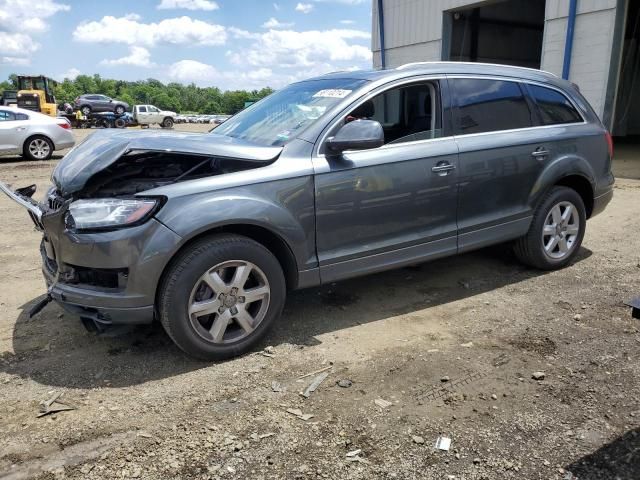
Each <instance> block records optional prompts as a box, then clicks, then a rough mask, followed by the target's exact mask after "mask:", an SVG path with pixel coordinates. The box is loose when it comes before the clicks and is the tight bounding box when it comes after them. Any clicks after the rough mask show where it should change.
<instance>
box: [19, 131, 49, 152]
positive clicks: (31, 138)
mask: <svg viewBox="0 0 640 480" xmlns="http://www.w3.org/2000/svg"><path fill="white" fill-rule="evenodd" d="M36 137H44V138H46V139H47V140H49V142H51V145H53V149H52V151H53V152H55V150H56V142H54V141H53V139H52V138H51V137H50V136H49V135H47V134H46V133H43V132H40V131H36V132H31V133H30V134H29V136H28V137H27V138H25V139H24V142H22V150H25V149H26V148H27V144H28V143H29V142H30V141H31V140H33V139H34V138H36Z"/></svg>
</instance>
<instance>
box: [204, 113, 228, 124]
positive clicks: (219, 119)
mask: <svg viewBox="0 0 640 480" xmlns="http://www.w3.org/2000/svg"><path fill="white" fill-rule="evenodd" d="M229 118H231V115H213V117H212V118H211V119H210V120H209V123H212V124H214V125H220V124H222V123H224V122H226V121H227V120H229Z"/></svg>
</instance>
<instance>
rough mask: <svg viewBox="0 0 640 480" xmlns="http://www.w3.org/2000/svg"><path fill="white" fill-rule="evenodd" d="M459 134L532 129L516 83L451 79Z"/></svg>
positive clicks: (523, 100)
mask: <svg viewBox="0 0 640 480" xmlns="http://www.w3.org/2000/svg"><path fill="white" fill-rule="evenodd" d="M452 83H453V89H454V92H455V96H456V100H457V107H458V122H457V131H458V133H460V134H468V133H483V132H495V131H498V130H511V129H514V128H526V127H531V126H533V122H532V119H531V111H530V110H529V105H528V104H527V101H526V99H525V97H524V95H523V93H522V90H521V88H520V85H518V83H517V82H509V81H503V80H488V79H487V80H484V79H475V78H456V79H453V80H452Z"/></svg>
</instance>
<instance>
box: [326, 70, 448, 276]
mask: <svg viewBox="0 0 640 480" xmlns="http://www.w3.org/2000/svg"><path fill="white" fill-rule="evenodd" d="M443 86H444V85H441V83H440V82H439V81H436V80H431V81H423V82H420V83H413V84H409V85H403V86H399V87H395V88H390V89H387V90H386V91H384V92H382V93H380V94H379V95H377V96H375V97H373V98H372V99H371V100H367V101H365V102H363V103H361V104H360V105H358V106H357V107H356V108H355V109H353V110H352V111H351V112H349V113H348V114H347V115H344V117H343V119H341V122H348V121H352V120H353V119H362V118H367V119H372V120H376V121H378V122H380V123H381V124H382V126H383V129H384V132H385V142H386V143H385V145H384V146H382V147H380V148H375V149H370V150H361V151H347V152H344V153H343V154H341V155H337V156H323V155H320V156H318V157H317V158H316V159H315V160H314V168H315V170H316V177H315V189H316V192H315V194H316V230H317V234H316V237H317V250H318V258H319V262H320V275H321V278H322V281H323V282H330V281H333V280H338V279H340V278H345V277H349V276H354V275H357V274H365V273H371V272H374V271H378V270H383V269H385V268H388V267H389V266H391V265H394V266H400V265H403V264H410V263H415V262H418V261H421V260H425V259H427V258H434V257H437V256H444V255H447V254H451V253H455V251H456V249H457V241H456V229H457V226H456V204H457V186H456V179H457V170H456V169H457V164H458V150H457V145H456V143H455V140H454V139H453V138H451V137H448V136H445V135H444V131H443V128H442V125H443V122H442V117H443V115H442V104H443V102H442V99H443V95H442V90H443ZM341 122H339V123H341Z"/></svg>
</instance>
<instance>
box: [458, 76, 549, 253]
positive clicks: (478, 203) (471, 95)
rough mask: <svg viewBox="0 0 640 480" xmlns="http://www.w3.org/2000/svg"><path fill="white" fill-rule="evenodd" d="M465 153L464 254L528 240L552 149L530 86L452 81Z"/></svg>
mask: <svg viewBox="0 0 640 480" xmlns="http://www.w3.org/2000/svg"><path fill="white" fill-rule="evenodd" d="M449 83H450V86H451V90H452V92H453V102H454V105H455V107H454V109H453V111H454V130H455V139H456V142H457V144H458V148H459V151H460V157H459V176H458V181H459V194H458V228H459V230H458V233H459V237H458V246H459V251H461V252H462V251H466V250H470V249H473V248H479V247H482V246H485V245H489V244H493V243H498V242H500V241H505V240H510V239H513V238H517V237H519V236H522V235H524V234H525V233H526V232H527V230H528V228H529V224H530V222H531V217H532V206H531V205H530V204H529V198H530V194H531V191H532V189H533V187H534V184H535V182H536V180H537V178H538V176H539V174H540V173H541V171H542V169H543V168H544V165H545V163H546V162H547V161H548V158H549V157H548V152H549V145H548V141H547V138H546V137H545V132H544V129H541V128H539V123H540V122H539V119H538V116H537V113H536V111H535V108H534V106H533V105H532V103H531V102H530V100H529V99H528V97H527V95H526V90H525V87H524V86H523V85H522V84H521V83H520V82H519V81H517V80H514V79H509V78H488V77H467V76H453V75H452V76H449Z"/></svg>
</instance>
